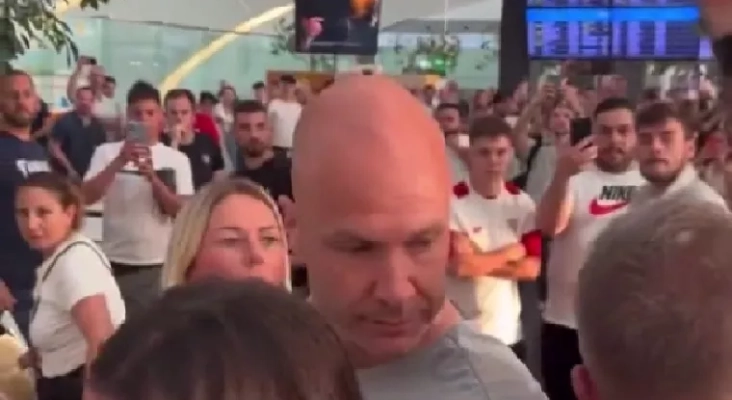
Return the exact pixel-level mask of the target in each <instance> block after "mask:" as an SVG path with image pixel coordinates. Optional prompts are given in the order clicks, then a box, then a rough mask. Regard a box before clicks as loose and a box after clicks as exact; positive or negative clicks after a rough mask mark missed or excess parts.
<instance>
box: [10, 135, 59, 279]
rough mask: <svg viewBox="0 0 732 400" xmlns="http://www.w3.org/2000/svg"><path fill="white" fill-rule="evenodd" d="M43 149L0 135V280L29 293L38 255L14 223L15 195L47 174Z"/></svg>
mask: <svg viewBox="0 0 732 400" xmlns="http://www.w3.org/2000/svg"><path fill="white" fill-rule="evenodd" d="M48 170H49V166H48V158H47V155H46V149H44V148H43V147H42V146H41V145H39V144H38V143H36V142H34V141H25V140H21V139H18V138H17V137H16V136H13V135H11V134H9V133H7V132H0V226H2V229H0V279H1V280H3V281H4V282H5V283H6V284H7V285H8V287H10V288H11V289H14V290H17V289H31V288H33V282H34V281H35V269H36V267H38V266H39V265H40V264H41V261H42V258H41V254H40V253H38V252H37V251H35V250H33V249H31V248H30V247H29V246H28V243H26V241H25V240H24V239H23V237H22V236H21V235H20V230H19V229H18V224H17V222H16V221H15V192H16V190H17V188H18V185H19V184H20V183H21V182H23V181H24V180H25V178H26V177H27V176H28V175H29V174H31V173H34V172H41V171H48Z"/></svg>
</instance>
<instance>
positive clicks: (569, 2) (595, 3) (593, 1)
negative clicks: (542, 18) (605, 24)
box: [514, 0, 612, 8]
mask: <svg viewBox="0 0 732 400" xmlns="http://www.w3.org/2000/svg"><path fill="white" fill-rule="evenodd" d="M514 1H515V0H514ZM611 3H612V0H528V2H527V6H528V7H550V8H551V7H610V5H611Z"/></svg>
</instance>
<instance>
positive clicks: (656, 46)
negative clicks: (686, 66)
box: [611, 7, 701, 60]
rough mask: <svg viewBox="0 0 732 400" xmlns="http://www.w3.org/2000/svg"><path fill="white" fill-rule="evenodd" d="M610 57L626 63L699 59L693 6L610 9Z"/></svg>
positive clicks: (696, 16) (695, 13)
mask: <svg viewBox="0 0 732 400" xmlns="http://www.w3.org/2000/svg"><path fill="white" fill-rule="evenodd" d="M611 14H612V35H613V37H612V47H613V51H612V56H613V58H621V59H629V60H649V59H653V60H695V59H697V58H698V57H699V44H700V40H701V37H700V36H699V28H698V19H699V11H698V10H697V8H696V7H669V8H614V9H612V12H611Z"/></svg>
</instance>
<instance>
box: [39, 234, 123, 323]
mask: <svg viewBox="0 0 732 400" xmlns="http://www.w3.org/2000/svg"><path fill="white" fill-rule="evenodd" d="M79 245H81V246H86V247H88V248H90V249H92V251H93V252H94V253H96V254H97V256H99V259H100V260H101V261H102V263H103V264H104V266H105V267H107V269H109V270H110V271H111V270H112V266H111V265H109V262H108V261H107V258H106V257H104V255H103V254H102V253H101V252H100V251H99V250H97V249H96V248H95V247H94V246H92V245H90V244H89V243H87V242H84V241H81V240H80V241H76V242H73V243H70V244H69V245H68V246H66V248H65V249H63V250H61V251H60V252H58V254H56V255H55V256H54V257H53V260H51V262H50V263H49V265H48V268H47V269H46V271H45V272H44V273H43V275H41V277H40V280H39V282H38V283H36V285H38V286H39V289H38V294H37V295H36V297H35V298H34V299H33V308H32V309H31V314H30V320H31V321H33V319H34V318H35V316H36V312H38V305H39V304H40V300H41V290H40V285H41V284H42V283H43V282H45V281H46V280H47V279H48V276H49V275H51V271H53V269H54V267H56V262H57V261H58V259H59V258H61V256H63V255H64V254H66V253H67V252H68V251H69V250H71V249H72V248H74V247H76V246H79Z"/></svg>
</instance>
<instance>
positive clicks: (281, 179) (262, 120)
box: [232, 100, 292, 201]
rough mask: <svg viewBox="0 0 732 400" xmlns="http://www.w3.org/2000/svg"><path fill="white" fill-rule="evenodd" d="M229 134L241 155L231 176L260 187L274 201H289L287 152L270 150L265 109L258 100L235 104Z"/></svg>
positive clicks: (270, 136) (271, 148) (290, 193)
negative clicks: (265, 190)
mask: <svg viewBox="0 0 732 400" xmlns="http://www.w3.org/2000/svg"><path fill="white" fill-rule="evenodd" d="M232 133H233V135H234V138H235V139H236V143H237V145H238V146H239V154H240V159H239V165H238V168H237V170H236V172H235V173H234V175H235V176H238V177H243V178H248V179H250V180H252V181H254V182H256V183H258V184H260V185H262V187H264V188H265V189H267V191H269V194H270V195H271V196H272V198H273V199H276V200H278V201H281V200H282V198H283V197H287V198H290V199H291V198H292V184H291V180H290V170H291V162H290V158H289V157H288V155H287V150H285V149H280V148H275V147H273V146H272V129H271V127H270V125H269V122H268V120H267V109H266V108H265V107H264V105H262V103H260V102H259V101H257V100H244V101H241V102H239V103H237V105H236V106H235V107H234V123H233V125H232Z"/></svg>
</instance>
